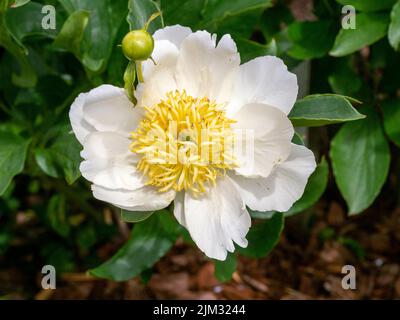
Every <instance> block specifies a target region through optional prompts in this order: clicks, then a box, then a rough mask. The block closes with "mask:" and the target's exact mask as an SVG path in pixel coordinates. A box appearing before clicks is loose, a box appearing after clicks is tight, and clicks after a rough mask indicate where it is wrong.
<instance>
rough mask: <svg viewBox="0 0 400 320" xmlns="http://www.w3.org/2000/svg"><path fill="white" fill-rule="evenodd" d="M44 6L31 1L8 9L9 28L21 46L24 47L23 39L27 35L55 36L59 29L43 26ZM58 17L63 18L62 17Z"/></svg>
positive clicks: (7, 20)
mask: <svg viewBox="0 0 400 320" xmlns="http://www.w3.org/2000/svg"><path fill="white" fill-rule="evenodd" d="M42 8H43V4H41V3H37V2H33V1H31V2H29V3H27V4H25V5H23V6H18V7H16V8H15V7H13V8H11V9H9V10H7V13H6V23H7V27H8V30H9V31H10V33H11V34H12V36H13V38H14V39H15V40H16V41H17V42H18V44H19V45H20V46H22V47H23V44H22V41H23V40H24V39H25V38H27V37H32V36H39V37H44V38H54V37H55V36H56V34H57V29H44V28H43V27H42V19H43V17H44V15H43V13H42ZM58 18H59V19H61V17H58ZM57 22H60V21H57Z"/></svg>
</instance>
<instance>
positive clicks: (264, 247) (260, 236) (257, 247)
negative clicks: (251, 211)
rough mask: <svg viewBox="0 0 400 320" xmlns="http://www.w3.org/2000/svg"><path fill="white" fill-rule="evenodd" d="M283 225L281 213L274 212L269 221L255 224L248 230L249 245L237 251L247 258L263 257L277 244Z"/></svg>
mask: <svg viewBox="0 0 400 320" xmlns="http://www.w3.org/2000/svg"><path fill="white" fill-rule="evenodd" d="M283 225H284V216H283V213H280V212H276V213H275V214H274V215H273V216H272V218H271V219H269V220H266V221H263V222H261V223H259V224H256V225H255V226H253V227H252V228H251V229H250V231H249V233H248V235H247V240H248V241H249V245H248V246H247V248H241V247H238V251H239V252H240V253H241V254H242V255H244V256H247V257H252V258H262V257H265V256H266V255H268V254H269V253H270V252H271V251H272V249H273V248H274V247H275V246H276V244H277V243H278V242H279V238H280V235H281V233H282V230H283Z"/></svg>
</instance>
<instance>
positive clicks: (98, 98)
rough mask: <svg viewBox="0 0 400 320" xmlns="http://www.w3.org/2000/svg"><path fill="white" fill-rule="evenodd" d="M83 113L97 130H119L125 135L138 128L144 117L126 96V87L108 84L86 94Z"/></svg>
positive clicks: (118, 131) (86, 119)
mask: <svg viewBox="0 0 400 320" xmlns="http://www.w3.org/2000/svg"><path fill="white" fill-rule="evenodd" d="M82 113H83V117H84V119H85V121H86V122H88V123H89V124H90V125H91V126H92V127H94V128H95V129H96V130H97V131H110V132H117V133H120V134H122V135H125V136H128V135H129V133H130V132H132V131H133V130H135V129H136V127H137V124H138V122H139V120H140V119H141V117H142V115H141V114H140V113H139V112H138V110H136V109H135V108H134V107H133V105H132V103H131V102H130V101H129V99H128V98H127V97H126V95H125V92H124V89H121V88H117V87H114V86H111V85H106V84H105V85H101V86H100V87H97V88H95V89H93V90H91V91H90V92H89V93H88V94H87V95H86V96H85V101H84V103H83V106H82Z"/></svg>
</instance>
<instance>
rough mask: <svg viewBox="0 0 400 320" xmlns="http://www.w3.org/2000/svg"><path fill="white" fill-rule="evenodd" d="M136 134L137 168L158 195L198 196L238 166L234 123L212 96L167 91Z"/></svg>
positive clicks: (134, 138)
mask: <svg viewBox="0 0 400 320" xmlns="http://www.w3.org/2000/svg"><path fill="white" fill-rule="evenodd" d="M145 109H146V114H145V116H144V118H143V119H142V120H141V122H140V123H139V126H138V128H137V129H136V131H134V132H132V136H131V138H132V143H131V145H130V149H131V151H132V152H135V153H138V154H140V155H142V157H141V159H140V161H139V162H138V165H137V168H138V170H140V171H141V172H142V173H143V174H144V175H146V176H147V178H148V179H147V184H148V185H153V186H155V187H157V188H158V190H159V191H160V192H165V191H168V190H170V189H174V190H176V191H180V190H187V191H190V192H192V193H193V194H194V195H197V194H199V193H202V192H204V191H205V187H206V186H207V184H208V185H215V182H216V179H217V177H218V176H219V175H224V174H225V171H226V170H229V169H232V168H234V167H235V166H237V163H236V160H235V157H234V156H233V147H234V132H233V130H232V129H231V125H232V124H233V123H234V122H235V121H233V120H231V119H229V118H227V116H226V114H225V111H223V110H222V108H221V107H220V106H219V105H218V104H217V103H216V102H214V101H211V100H210V99H208V98H193V97H191V96H190V95H187V94H186V92H185V91H184V90H183V91H182V92H180V91H175V92H169V93H168V94H167V96H166V99H164V100H161V102H160V103H159V104H157V105H156V106H154V107H152V108H149V107H146V108H145Z"/></svg>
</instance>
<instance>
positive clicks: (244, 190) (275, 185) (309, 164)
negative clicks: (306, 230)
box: [231, 144, 316, 212]
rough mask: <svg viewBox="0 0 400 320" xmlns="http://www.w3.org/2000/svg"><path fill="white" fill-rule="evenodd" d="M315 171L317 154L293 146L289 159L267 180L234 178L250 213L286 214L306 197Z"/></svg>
mask: <svg viewBox="0 0 400 320" xmlns="http://www.w3.org/2000/svg"><path fill="white" fill-rule="evenodd" d="M315 168H316V163H315V158H314V154H313V153H312V152H311V151H310V150H309V149H307V148H306V147H304V146H299V145H296V144H292V150H291V153H290V155H289V157H288V158H287V159H286V161H285V162H283V163H282V164H280V165H278V166H276V167H275V168H274V169H273V171H272V173H271V175H270V176H268V177H267V178H253V179H251V178H246V177H242V176H239V175H231V177H232V179H233V181H234V182H235V184H236V186H237V188H238V190H239V192H240V194H241V196H242V198H243V200H244V202H245V203H246V204H247V205H248V206H249V208H250V209H252V210H256V211H272V210H275V211H280V212H285V211H288V210H289V209H290V208H291V207H292V205H293V203H295V202H296V201H297V200H299V199H300V197H301V196H302V195H303V192H304V189H305V187H306V184H307V181H308V178H309V177H310V175H311V174H312V173H313V172H314V170H315Z"/></svg>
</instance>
